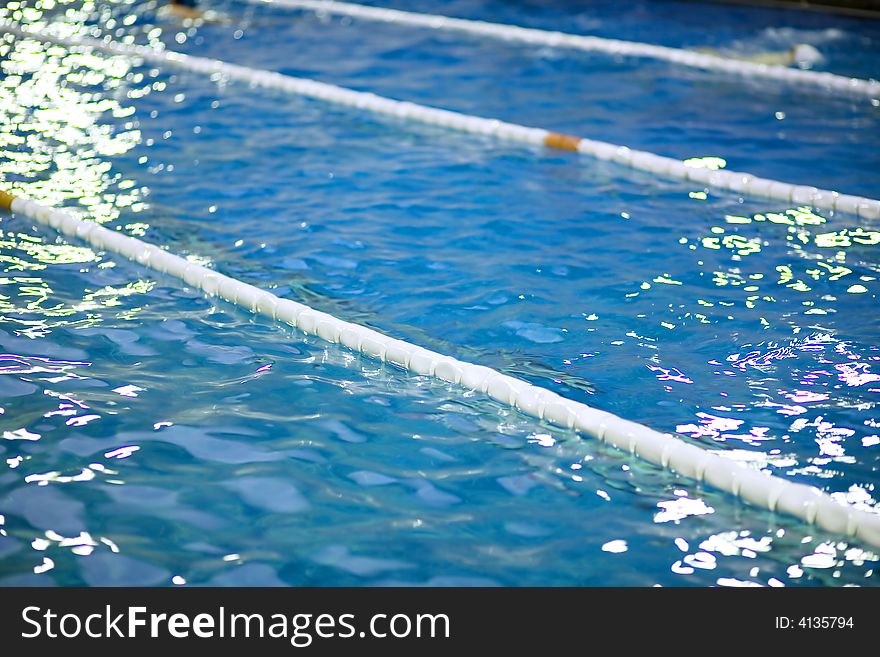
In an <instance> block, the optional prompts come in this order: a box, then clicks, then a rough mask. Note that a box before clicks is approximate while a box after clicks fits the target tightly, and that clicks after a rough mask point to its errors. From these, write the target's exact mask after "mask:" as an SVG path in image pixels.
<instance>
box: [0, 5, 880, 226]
mask: <svg viewBox="0 0 880 657" xmlns="http://www.w3.org/2000/svg"><path fill="white" fill-rule="evenodd" d="M3 31H5V32H9V33H12V34H15V35H17V36H20V37H25V38H33V39H38V40H40V41H44V42H48V43H55V44H59V45H62V46H65V47H67V48H71V47H74V48H75V47H86V48H94V49H97V50H100V51H103V52H106V53H108V54H110V55H120V56H125V57H134V58H139V59H141V60H143V61H147V62H153V63H160V64H167V65H169V66H174V67H176V68H181V69H185V70H190V71H196V72H199V73H205V74H208V75H210V76H212V78H214V77H215V76H216V77H217V78H218V79H220V78H226V79H230V80H240V81H243V82H247V83H248V84H250V85H251V86H254V87H263V88H267V89H275V90H278V91H283V92H286V93H291V94H295V95H298V96H304V97H308V98H315V99H319V100H322V101H325V102H329V103H335V104H339V105H345V106H348V107H354V108H357V109H360V110H365V111H368V112H373V113H375V114H382V115H388V116H392V117H397V118H399V119H404V120H410V121H416V122H419V123H425V124H429V125H436V126H441V127H445V128H450V129H453V130H460V131H463V132H468V133H472V134H480V135H486V136H492V137H496V138H499V139H504V140H511V141H518V142H522V143H525V144H530V145H534V146H548V147H551V148H557V149H562V150H569V151H577V152H578V153H581V154H584V155H588V156H590V157H594V158H597V159H599V160H607V161H612V162H616V163H618V164H622V165H624V166H629V167H631V168H633V169H638V170H641V171H645V172H648V173H651V174H653V175H656V176H662V177H666V178H674V179H680V180H687V181H690V182H693V183H696V184H698V185H705V186H708V187H712V188H716V189H724V190H728V191H732V192H734V193H737V194H742V195H744V196H757V197H763V198H770V199H775V200H779V201H783V202H785V203H787V204H788V203H790V204H794V205H810V206H812V207H814V208H816V209H821V210H835V211H838V212H847V213H851V214H855V215H858V216H859V217H863V218H866V219H880V200H876V199H871V198H865V197H862V196H853V195H850V194H840V193H838V192H836V191H831V190H826V189H819V188H817V187H811V186H807V185H795V184H791V183H786V182H781V181H778V180H770V179H766V178H759V177H757V176H753V175H751V174H748V173H738V172H735V171H729V170H726V169H724V170H718V171H711V170H709V169H707V168H697V167H693V166H688V165H686V164H685V163H684V162H682V161H681V160H676V159H674V158H671V157H664V156H662V155H656V154H654V153H649V152H646V151H638V150H633V149H630V148H628V147H626V146H619V145H616V144H609V143H607V142H602V141H595V140H592V139H585V138H580V137H575V136H572V135H563V134H560V133H556V132H551V131H549V130H544V129H541V128H529V127H526V126H522V125H517V124H515V123H507V122H504V121H499V120H497V119H486V118H481V117H478V116H471V115H469V114H461V113H459V112H453V111H450V110H444V109H438V108H435V107H428V106H425V105H418V104H416V103H410V102H406V101H400V100H394V99H391V98H385V97H383V96H378V95H376V94H373V93H368V92H363V91H355V90H353V89H346V88H344V87H337V86H335V85H332V84H327V83H325V82H318V81H316V80H310V79H308V78H297V77H292V76H289V75H283V74H281V73H277V72H275V71H267V70H263V69H254V68H249V67H246V66H240V65H238V64H231V63H229V62H224V61H221V60H217V59H210V58H207V57H198V56H195V55H186V54H184V53H178V52H174V51H170V50H157V49H155V48H151V47H148V46H141V45H133V44H124V43H119V42H117V41H112V40H110V39H109V38H105V39H103V40H98V39H91V38H87V37H79V36H61V35H57V34H50V33H48V32H37V31H34V30H29V29H24V28H22V27H21V26H19V25H16V24H14V23H8V22H4V23H0V32H3Z"/></svg>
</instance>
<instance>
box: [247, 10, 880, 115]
mask: <svg viewBox="0 0 880 657" xmlns="http://www.w3.org/2000/svg"><path fill="white" fill-rule="evenodd" d="M249 2H252V3H254V4H268V5H274V6H277V7H287V8H291V9H301V10H306V11H313V12H316V13H318V14H334V15H337V16H350V17H353V18H361V19H365V20H369V21H380V22H383V23H394V24H397V25H409V26H413V27H424V28H429V29H435V30H450V31H455V32H464V33H467V34H472V35H476V36H481V37H490V38H494V39H502V40H506V41H516V42H520V43H526V44H529V45H537V46H549V47H551V48H570V49H574V50H584V51H587V52H601V53H605V54H608V55H612V56H615V55H616V56H620V55H624V56H628V57H648V58H651V59H659V60H662V61H667V62H671V63H673V64H678V65H680V66H689V67H691V68H699V69H703V70H708V71H720V72H723V73H730V74H733V75H735V76H739V77H742V78H763V79H767V80H775V81H779V82H787V83H795V84H807V85H812V86H815V87H818V88H820V89H824V90H827V91H833V92H839V93H842V94H856V95H865V96H868V97H870V98H878V97H880V81H877V80H863V79H860V78H851V77H846V76H843V75H836V74H834V73H826V72H822V71H809V70H803V69H798V68H788V67H786V66H773V65H768V64H759V63H754V62H747V61H742V60H738V59H732V58H729V57H723V56H720V55H711V54H706V53H699V52H693V51H690V50H684V49H682V48H670V47H667V46H657V45H653V44H649V43H639V42H637V41H623V40H620V39H607V38H603V37H595V36H588V35H583V34H568V33H565V32H556V31H551V30H539V29H535V28H530V27H520V26H518V25H505V24H501V23H490V22H487V21H478V20H468V19H464V18H452V17H450V16H438V15H435V14H420V13H415V12H411V11H401V10H399V9H387V8H385V7H368V6H366V5H359V4H355V3H351V2H335V1H334V0H249Z"/></svg>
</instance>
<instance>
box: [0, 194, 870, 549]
mask: <svg viewBox="0 0 880 657" xmlns="http://www.w3.org/2000/svg"><path fill="white" fill-rule="evenodd" d="M0 209H4V210H8V211H11V212H13V213H15V214H18V215H23V216H25V217H28V218H29V219H31V220H33V221H35V222H37V223H40V224H44V225H46V226H50V227H52V228H53V229H55V230H57V231H58V232H60V233H61V234H63V235H66V236H67V237H71V238H76V239H79V240H82V241H84V242H87V243H88V244H90V245H91V246H92V247H93V248H95V249H97V250H99V251H110V252H113V253H116V254H118V255H121V256H124V257H126V258H128V259H129V260H132V261H134V262H136V263H138V264H140V265H143V266H145V267H149V268H151V269H154V270H155V271H158V272H161V273H163V274H168V275H170V276H174V277H176V278H178V279H180V280H182V281H184V282H185V283H186V284H187V285H189V286H191V287H193V288H198V289H200V290H202V291H203V292H205V293H207V294H208V295H210V296H217V297H220V298H222V299H225V300H226V301H228V302H229V303H232V304H234V305H236V306H239V307H240V308H243V309H245V310H248V311H250V312H252V313H259V314H261V315H265V316H266V317H269V318H271V319H273V320H275V321H279V322H283V323H285V324H288V325H290V326H292V327H294V328H296V329H298V330H300V331H302V332H303V333H305V334H306V335H314V336H317V337H319V338H322V339H323V340H326V341H327V342H331V343H334V344H339V345H342V346H344V347H347V348H348V349H351V350H352V351H355V352H358V353H361V354H364V355H365V356H369V357H371V358H375V359H377V360H380V361H383V362H385V363H388V364H390V365H393V366H396V367H399V368H401V369H403V370H406V371H408V372H411V373H413V374H417V375H421V376H430V377H434V378H436V379H439V380H441V381H444V382H446V383H452V384H456V385H459V386H461V387H463V388H466V389H469V390H475V391H479V392H481V393H484V394H486V395H488V396H489V397H491V398H492V399H494V400H496V401H498V402H500V403H502V404H505V405H508V406H512V407H514V408H516V409H518V410H520V411H521V412H523V413H525V414H526V415H529V416H532V417H534V418H538V419H539V420H544V421H547V422H550V423H552V424H554V425H556V426H558V427H562V428H564V429H573V430H575V431H577V432H578V433H580V434H583V435H587V436H592V437H594V438H598V439H599V440H600V441H602V442H604V443H607V444H608V445H611V446H613V447H615V448H617V449H619V450H622V451H624V452H628V453H630V454H632V455H633V456H637V457H639V458H641V459H644V460H646V461H649V462H650V463H653V464H655V465H659V466H661V467H663V468H667V469H669V470H672V471H673V472H676V473H678V474H679V475H681V476H683V477H687V478H689V479H694V480H696V481H698V482H701V483H706V484H708V485H710V486H713V487H715V488H718V489H720V490H723V491H727V492H728V493H732V494H733V495H735V496H737V497H739V498H740V499H742V500H744V501H746V502H749V503H751V504H753V505H755V506H757V507H761V508H763V509H767V510H770V511H773V512H779V513H785V514H789V515H792V516H795V517H797V518H800V519H801V520H805V521H806V522H808V523H810V524H815V525H816V526H818V527H820V528H822V529H824V530H826V531H828V532H831V533H833V534H837V535H842V536H848V537H851V538H854V539H857V540H859V541H862V542H864V543H866V544H868V545H870V546H872V547H875V548H880V515H878V514H874V513H870V512H867V511H863V510H860V509H856V508H853V507H851V506H845V505H843V504H840V503H838V502H837V501H836V500H834V499H833V498H832V497H831V496H830V495H828V494H826V493H823V492H822V491H820V490H819V489H817V488H814V487H811V486H807V485H804V484H799V483H795V482H792V481H789V480H786V479H782V478H780V477H777V476H774V475H770V474H766V473H764V472H761V471H758V470H754V469H751V468H749V467H746V466H745V465H742V464H741V463H738V462H736V461H733V460H732V459H730V458H727V457H725V456H722V455H721V454H719V453H716V452H712V451H709V450H707V449H703V448H700V447H697V446H695V445H691V444H689V443H686V442H684V441H683V440H681V439H680V438H676V437H674V436H672V435H671V434H663V433H660V432H658V431H655V430H654V429H651V428H649V427H647V426H645V425H642V424H638V423H636V422H631V421H629V420H624V419H623V418H620V417H617V416H616V415H613V414H612V413H608V412H606V411H601V410H599V409H596V408H592V407H590V406H587V405H586V404H583V403H580V402H576V401H573V400H570V399H566V398H565V397H562V396H560V395H558V394H556V393H555V392H552V391H550V390H547V389H545V388H541V387H539V386H536V385H533V384H531V383H529V382H527V381H524V380H522V379H517V378H515V377H512V376H508V375H506V374H502V373H501V372H499V371H497V370H494V369H492V368H489V367H485V366H482V365H475V364H473V363H467V362H464V361H460V360H457V359H455V358H452V357H450V356H445V355H443V354H440V353H437V352H434V351H429V350H428V349H425V348H423V347H420V346H418V345H414V344H411V343H409V342H405V341H403V340H398V339H395V338H392V337H389V336H387V335H385V334H383V333H380V332H378V331H375V330H373V329H370V328H367V327H365V326H360V325H358V324H353V323H351V322H346V321H343V320H341V319H338V318H336V317H334V316H332V315H329V314H327V313H324V312H321V311H319V310H315V309H313V308H310V307H309V306H306V305H304V304H301V303H299V302H297V301H292V300H290V299H283V298H280V297H277V296H275V295H274V294H272V293H271V292H268V291H266V290H261V289H259V288H257V287H254V286H253V285H249V284H248V283H245V282H243V281H240V280H237V279H235V278H231V277H229V276H224V275H223V274H221V273H219V272H217V271H215V270H212V269H208V268H206V267H203V266H201V265H198V264H195V263H193V262H190V261H189V260H186V259H185V258H182V257H180V256H177V255H174V254H173V253H170V252H168V251H165V250H163V249H161V248H159V247H158V246H156V245H154V244H150V243H148V242H144V241H142V240H140V239H137V238H135V237H129V236H127V235H124V234H123V233H122V232H120V231H117V230H111V229H109V228H105V227H104V226H101V225H99V224H97V223H95V222H93V221H86V220H83V219H80V218H78V217H75V216H74V215H72V214H70V213H68V212H65V211H63V210H55V209H52V208H49V207H46V206H44V205H41V204H39V203H36V202H35V201H32V200H28V199H25V198H22V197H20V196H16V195H14V194H12V193H9V192H6V191H0Z"/></svg>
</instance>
